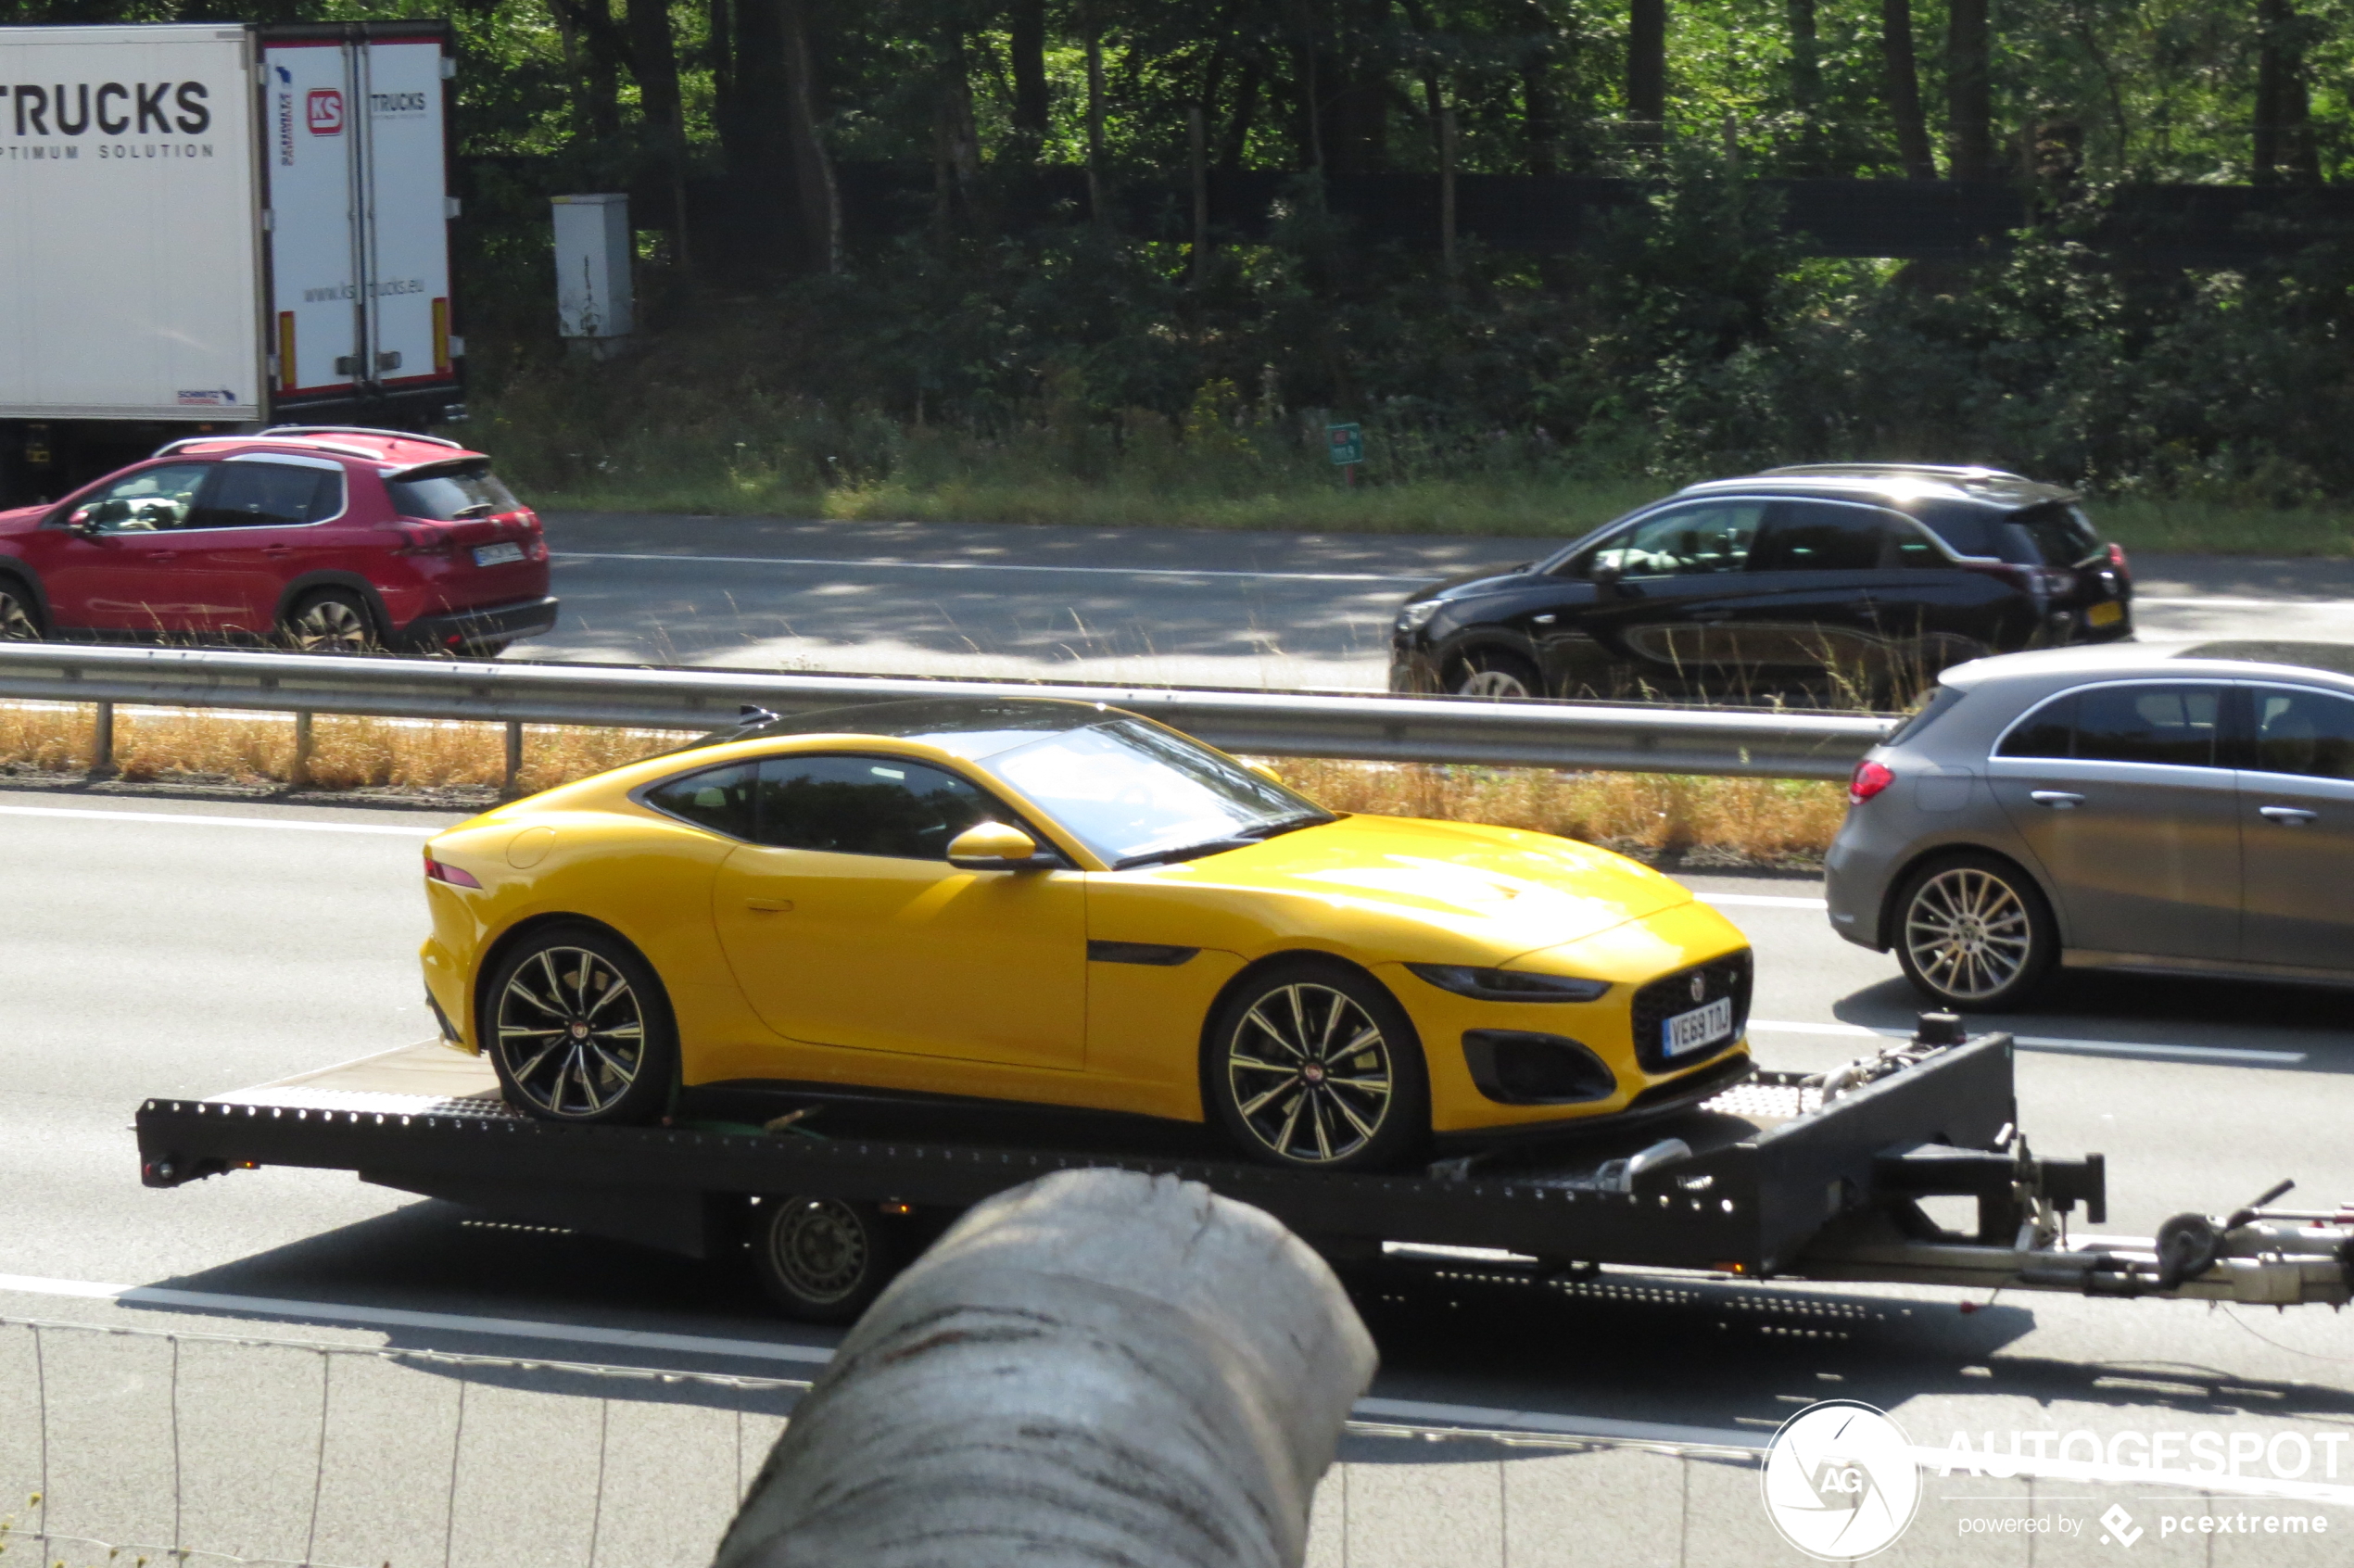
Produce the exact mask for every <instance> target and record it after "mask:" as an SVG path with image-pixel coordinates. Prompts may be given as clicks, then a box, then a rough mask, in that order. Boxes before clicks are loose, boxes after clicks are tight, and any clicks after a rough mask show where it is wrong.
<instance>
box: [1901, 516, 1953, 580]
mask: <svg viewBox="0 0 2354 1568" xmlns="http://www.w3.org/2000/svg"><path fill="white" fill-rule="evenodd" d="M1887 540H1888V542H1887V547H1886V548H1887V555H1886V558H1885V561H1884V564H1886V565H1888V566H1892V567H1894V568H1895V569H1897V570H1898V571H1913V572H1943V571H1945V570H1947V569H1948V568H1950V567H1951V566H1952V565H1953V564H1954V563H1953V562H1952V561H1950V560H1948V559H1947V558H1946V555H1945V552H1944V551H1943V550H1940V549H1938V548H1937V541H1936V540H1934V539H1932V538H1930V536H1929V530H1928V529H1926V528H1924V527H1922V526H1921V525H1919V524H1917V523H1916V522H1914V521H1913V520H1912V519H1911V518H1909V517H1892V518H1890V519H1889V520H1888V535H1887Z"/></svg>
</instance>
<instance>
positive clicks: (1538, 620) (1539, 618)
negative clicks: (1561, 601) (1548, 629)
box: [1529, 615, 1561, 626]
mask: <svg viewBox="0 0 2354 1568" xmlns="http://www.w3.org/2000/svg"><path fill="white" fill-rule="evenodd" d="M1529 619H1530V621H1531V622H1532V623H1534V624H1535V625H1537V626H1551V625H1552V624H1553V623H1554V622H1555V621H1557V620H1559V619H1561V617H1560V616H1558V615H1532V616H1530V617H1529Z"/></svg>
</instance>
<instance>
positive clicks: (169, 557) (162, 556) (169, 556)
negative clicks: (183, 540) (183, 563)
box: [147, 550, 180, 561]
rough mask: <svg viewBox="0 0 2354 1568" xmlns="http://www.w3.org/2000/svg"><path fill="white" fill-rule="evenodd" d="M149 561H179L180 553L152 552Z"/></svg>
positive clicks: (171, 551)
mask: <svg viewBox="0 0 2354 1568" xmlns="http://www.w3.org/2000/svg"><path fill="white" fill-rule="evenodd" d="M147 559H148V560H150V561H177V560H179V559H180V552H179V551H178V550H155V551H152V552H151V553H150V554H149V555H148V556H147Z"/></svg>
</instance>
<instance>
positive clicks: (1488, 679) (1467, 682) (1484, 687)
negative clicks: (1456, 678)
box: [1455, 670, 1531, 697]
mask: <svg viewBox="0 0 2354 1568" xmlns="http://www.w3.org/2000/svg"><path fill="white" fill-rule="evenodd" d="M1455 694H1456V695H1457V696H1459V697H1526V696H1529V695H1531V693H1530V691H1529V689H1528V685H1527V683H1526V682H1525V681H1524V680H1522V679H1521V678H1520V677H1518V676H1516V675H1514V674H1512V671H1510V670H1474V671H1473V672H1472V673H1471V674H1469V675H1467V676H1465V677H1463V684H1462V685H1461V686H1459V687H1457V688H1456V689H1455Z"/></svg>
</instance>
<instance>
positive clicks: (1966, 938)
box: [1825, 642, 2354, 1010]
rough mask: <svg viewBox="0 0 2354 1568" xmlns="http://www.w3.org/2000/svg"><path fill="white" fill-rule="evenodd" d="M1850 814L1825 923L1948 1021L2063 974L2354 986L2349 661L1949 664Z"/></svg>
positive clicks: (2315, 648)
mask: <svg viewBox="0 0 2354 1568" xmlns="http://www.w3.org/2000/svg"><path fill="white" fill-rule="evenodd" d="M1848 801H1849V804H1848V809H1847V819H1846V821H1845V822H1844V823H1843V824H1841V828H1840V830H1839V837H1838V838H1837V839H1836V840H1835V841H1833V842H1832V845H1831V849H1830V854H1829V857H1828V860H1827V863H1826V877H1825V883H1826V891H1827V893H1828V897H1829V904H1830V917H1831V925H1832V928H1833V929H1835V930H1837V931H1838V932H1839V934H1840V935H1841V936H1843V937H1845V938H1846V939H1847V940H1848V941H1850V942H1857V943H1860V944H1861V945H1863V946H1866V947H1868V948H1871V949H1873V950H1874V951H1876V952H1883V953H1884V952H1887V951H1888V950H1889V949H1891V948H1893V949H1894V950H1895V952H1896V956H1897V961H1898V962H1899V963H1901V964H1903V965H1904V967H1905V975H1906V976H1907V977H1908V978H1909V979H1910V980H1912V982H1913V983H1914V985H1916V986H1917V987H1918V988H1919V989H1920V990H1921V991H1922V992H1923V993H1926V994H1927V995H1928V996H1930V998H1932V999H1933V1000H1935V1001H1936V1002H1937V1003H1938V1004H1939V1005H1942V1006H1946V1007H1955V1008H1967V1009H1973V1010H2000V1009H2005V1008H2010V1007H2014V1006H2017V1005H2019V1004H2020V1003H2021V1002H2022V1001H2024V1000H2025V999H2026V998H2027V997H2028V996H2029V995H2030V994H2031V993H2032V992H2033V991H2034V990H2035V989H2036V988H2037V987H2038V986H2040V985H2041V984H2042V983H2043V982H2044V980H2047V979H2048V978H2049V977H2050V975H2051V973H2052V971H2053V970H2054V968H2055V967H2082V968H2118V969H2135V970H2141V971H2143V972H2145V973H2152V974H2177V975H2181V974H2197V975H2230V976H2237V977H2242V978H2259V979H2274V980H2303V981H2314V980H2319V981H2323V982H2333V983H2341V984H2344V983H2354V648H2349V647H2341V646H2337V645H2335V644H2323V643H2280V642H2274V643H2264V642H2232V643H2221V642H2216V643H2205V644H2199V645H2193V646H2186V647H2181V648H2151V647H2144V646H2135V645H2133V644H2122V645H2113V646H2110V647H2106V648H2083V649H2067V650H2055V651H2049V652H2040V653H2018V654H2011V655H2008V656H2006V657H2003V658H1996V659H1980V660H1977V661H1974V662H1973V663H1970V664H1961V665H1957V666H1955V668H1953V669H1950V670H1947V671H1946V672H1945V673H1944V675H1943V677H1942V679H1941V680H1940V683H1939V685H1938V687H1937V689H1936V690H1935V691H1934V692H1932V693H1931V694H1930V698H1929V701H1928V702H1926V703H1925V704H1924V705H1923V706H1922V707H1921V708H1920V709H1919V710H1918V711H1917V713H1916V714H1914V715H1913V717H1912V718H1910V719H1909V720H1907V721H1906V722H1905V724H1904V725H1903V726H1902V727H1899V728H1898V729H1897V730H1896V731H1895V732H1894V733H1893V734H1892V735H1891V736H1890V737H1889V738H1888V740H1886V741H1884V742H1882V743H1881V744H1880V745H1879V746H1878V747H1876V748H1874V749H1873V751H1872V752H1870V753H1869V754H1868V755H1867V756H1866V757H1865V759H1864V760H1863V761H1862V762H1861V763H1858V764H1857V765H1856V767H1855V773H1854V779H1853V781H1852V782H1851V784H1850V786H1849V790H1848Z"/></svg>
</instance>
